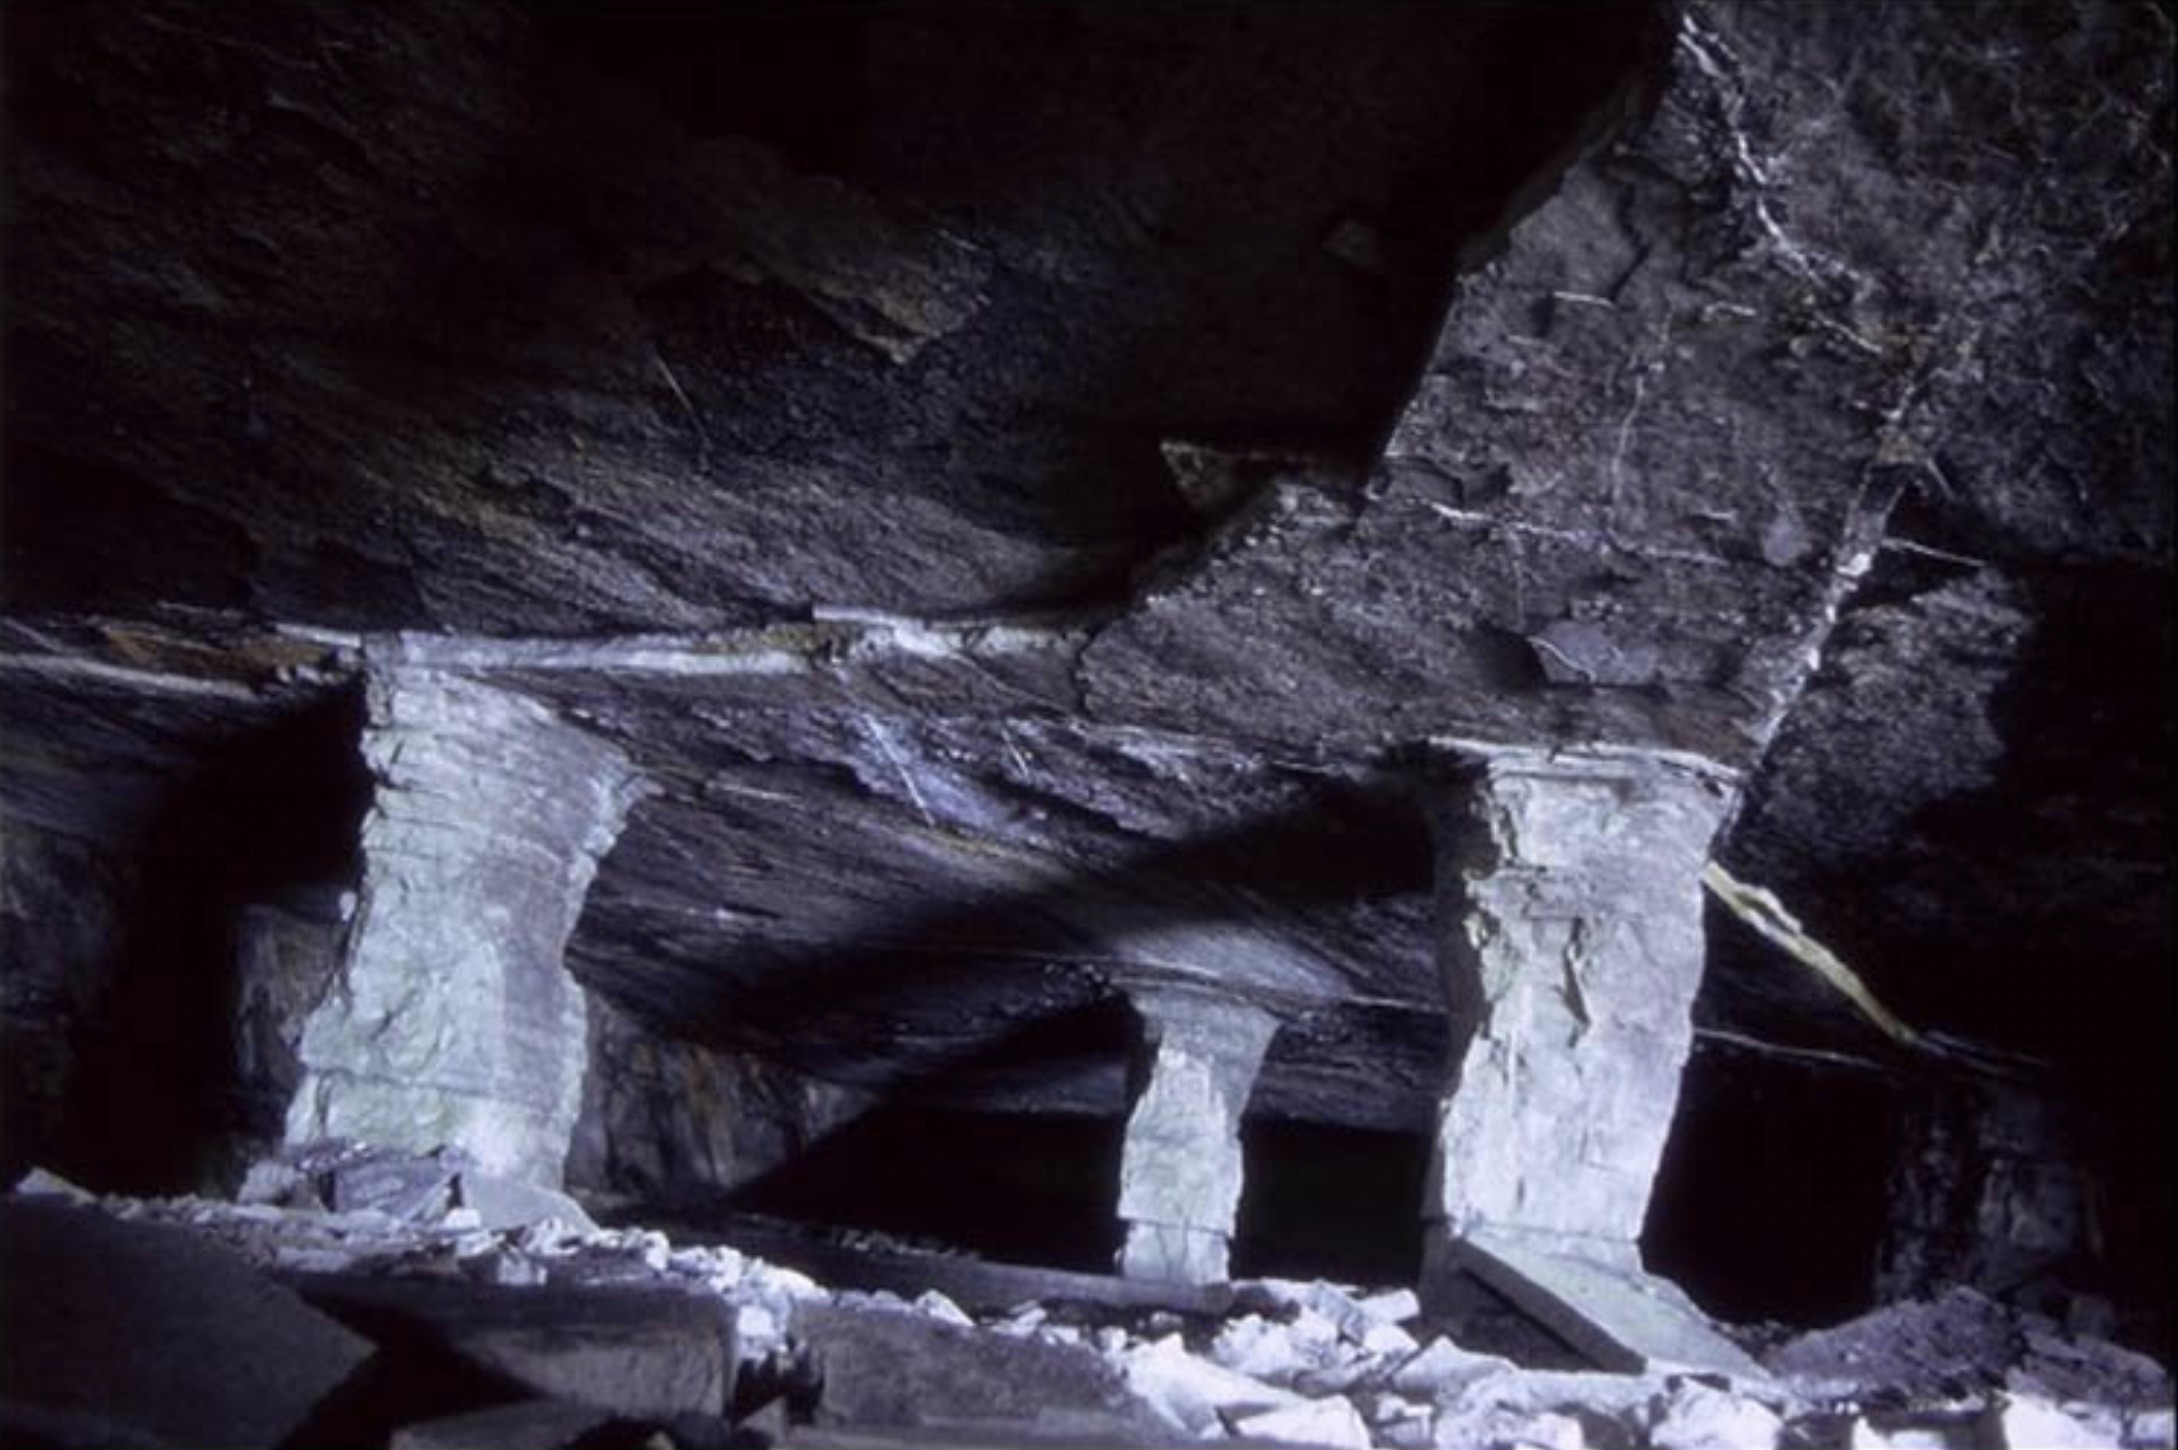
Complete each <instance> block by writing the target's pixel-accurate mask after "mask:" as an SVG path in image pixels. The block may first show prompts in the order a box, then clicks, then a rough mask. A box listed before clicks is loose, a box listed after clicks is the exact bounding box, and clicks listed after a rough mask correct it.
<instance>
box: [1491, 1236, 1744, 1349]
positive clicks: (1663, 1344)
mask: <svg viewBox="0 0 2178 1450" xmlns="http://www.w3.org/2000/svg"><path fill="white" fill-rule="evenodd" d="M1583 1247H1584V1246H1583V1245H1581V1244H1578V1243H1575V1242H1572V1241H1568V1240H1563V1239H1549V1238H1542V1237H1538V1236H1534V1235H1527V1234H1523V1233H1521V1232H1519V1231H1518V1230H1507V1229H1502V1228H1495V1227H1479V1228H1475V1229H1472V1230H1470V1231H1469V1233H1468V1236H1467V1237H1466V1238H1464V1239H1462V1240H1460V1241H1459V1243H1458V1244H1457V1245H1456V1246H1455V1247H1454V1250H1453V1259H1454V1262H1455V1263H1457V1264H1458V1266H1459V1267H1460V1268H1461V1269H1463V1270H1465V1271H1466V1272H1469V1273H1472V1274H1474V1275H1475V1276H1476V1277H1477V1278H1478V1279H1480V1280H1482V1281H1483V1282H1484V1283H1485V1284H1487V1285H1488V1286H1489V1287H1490V1288H1492V1289H1494V1290H1496V1291H1497V1292H1498V1293H1500V1294H1503V1295H1504V1296H1505V1297H1506V1298H1507V1299H1509V1300H1511V1301H1512V1302H1513V1303H1514V1304H1516V1305H1518V1306H1519V1307H1520V1308H1521V1309H1523V1310H1525V1311H1526V1312H1527V1313H1529V1314H1531V1315H1533V1316H1534V1317H1535V1319H1536V1320H1537V1321H1538V1322H1539V1323H1541V1324H1543V1325H1544V1326H1545V1327H1547V1328H1548V1329H1549V1330H1550V1331H1551V1332H1552V1333H1554V1334H1556V1335H1558V1336H1559V1337H1560V1338H1562V1339H1564V1340H1565V1341H1566V1342H1567V1343H1568V1344H1570V1345H1572V1346H1573V1347H1574V1348H1575V1349H1577V1350H1579V1351H1580V1352H1581V1353H1582V1354H1584V1355H1586V1356H1588V1358H1589V1359H1591V1360H1593V1361H1594V1362H1595V1363H1596V1364H1597V1365H1599V1366H1601V1367H1603V1368H1604V1369H1610V1370H1626V1371H1640V1370H1647V1369H1660V1368H1672V1367H1691V1368H1699V1369H1708V1370H1721V1371H1723V1372H1725V1373H1728V1374H1734V1375H1742V1376H1747V1377H1749V1378H1758V1379H1759V1378H1764V1377H1766V1376H1765V1375H1764V1371H1763V1370H1762V1367H1761V1366H1760V1365H1758V1364H1756V1363H1755V1361H1754V1360H1753V1359H1751V1358H1749V1357H1748V1355H1747V1354H1746V1353H1745V1352H1744V1351H1743V1350H1741V1349H1740V1348H1739V1347H1738V1346H1737V1345H1735V1344H1733V1343H1732V1341H1731V1340H1729V1339H1727V1338H1725V1337H1724V1336H1723V1335H1722V1334H1720V1333H1718V1332H1717V1331H1716V1330H1715V1329H1713V1328H1712V1327H1710V1324H1709V1321H1708V1320H1707V1319H1705V1318H1704V1317H1703V1316H1702V1314H1701V1311H1700V1310H1699V1309H1697V1308H1696V1307H1695V1306H1694V1303H1693V1301H1692V1300H1690V1299H1688V1298H1687V1297H1686V1295H1685V1294H1684V1293H1682V1292H1681V1291H1680V1290H1679V1289H1678V1288H1677V1287H1676V1286H1675V1285H1673V1284H1671V1283H1670V1282H1669V1281H1667V1280H1664V1279H1660V1278H1658V1277H1657V1276H1655V1275H1653V1274H1647V1273H1644V1272H1642V1270H1641V1268H1640V1266H1639V1264H1638V1263H1637V1262H1635V1261H1634V1259H1633V1258H1632V1256H1631V1254H1630V1253H1627V1252H1624V1251H1621V1252H1619V1253H1617V1254H1615V1255H1614V1254H1613V1252H1612V1250H1613V1249H1615V1248H1616V1247H1617V1246H1616V1245H1613V1244H1611V1243H1610V1242H1609V1241H1599V1242H1597V1243H1596V1244H1595V1245H1594V1247H1595V1249H1596V1252H1594V1253H1582V1252H1580V1250H1581V1249H1582V1248H1583Z"/></svg>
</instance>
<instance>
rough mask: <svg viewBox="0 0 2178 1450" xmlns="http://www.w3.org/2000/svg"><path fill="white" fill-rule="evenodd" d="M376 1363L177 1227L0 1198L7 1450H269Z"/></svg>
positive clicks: (2, 1429) (1, 1384)
mask: <svg viewBox="0 0 2178 1450" xmlns="http://www.w3.org/2000/svg"><path fill="white" fill-rule="evenodd" d="M371 1354H372V1348H371V1343H370V1341H369V1340H367V1339H365V1338H362V1337H361V1336H359V1335H356V1334H353V1333H351V1332H349V1331H348V1330H347V1329H344V1328H342V1327H341V1326H340V1325H339V1324H337V1323H335V1322H334V1321H333V1320H332V1319H330V1318H328V1317H326V1316H325V1315H323V1314H321V1313H319V1312H317V1311H316V1310H314V1309H312V1308H311V1307H309V1306H308V1305H307V1304H305V1303H304V1302H303V1301H302V1300H300V1299H298V1298H297V1297H296V1296H295V1295H294V1294H292V1293H290V1292H289V1291H288V1290H286V1289H284V1288H282V1287H280V1286H279V1285H278V1284H275V1283H273V1282H272V1281H271V1280H269V1279H266V1278H265V1277H263V1276H262V1275H260V1274H258V1273H256V1272H255V1271H254V1270H252V1269H250V1268H249V1267H248V1265H246V1264H244V1263H243V1262H242V1260H241V1259H240V1258H238V1257H236V1256H235V1255H233V1254H231V1253H229V1252H228V1251H227V1250H225V1249H222V1248H219V1247H218V1246H216V1245H213V1244H208V1243H206V1242H204V1241H203V1240H202V1239H200V1238H197V1237H195V1236H194V1235H191V1234H189V1233H186V1232H184V1231H182V1230H180V1229H173V1228H166V1227H162V1226H159V1225H153V1224H134V1223H124V1222H120V1221H118V1220H115V1219H112V1218H109V1217H107V1216H106V1215H105V1214H103V1213H101V1212H99V1211H98V1210H96V1209H89V1208H78V1207H72V1206H69V1205H66V1204H63V1203H59V1202H56V1201H51V1200H47V1201H40V1202H36V1203H26V1202H23V1201H21V1200H19V1199H7V1200H0V1406H4V1409H0V1438H5V1439H6V1440H7V1442H8V1443H10V1444H13V1443H17V1442H18V1439H17V1437H18V1435H21V1436H23V1437H24V1438H25V1439H26V1440H27V1441H28V1442H29V1443H49V1444H64V1445H70V1444H73V1445H122V1444H140V1445H141V1444H149V1445H237V1446H268V1447H269V1446H274V1445H279V1444H281V1443H283V1442H285V1441H286V1440H287V1439H288V1438H289V1436H291V1435H293V1434H294V1433H295V1432H296V1431H297V1430H299V1429H301V1428H302V1427H303V1426H304V1425H305V1424H306V1423H307V1422H308V1421H309V1420H310V1417H311V1415H312V1413H313V1412H314V1411H315V1410H316V1409H317V1408H318V1407H319V1405H320V1404H321V1403H322V1402H323V1401H325V1400H326V1399H327V1397H328V1396H330V1395H331V1394H332V1393H333V1392H334V1391H335V1390H336V1389H337V1388H339V1387H340V1386H341V1385H342V1384H343V1383H344V1382H346V1381H347V1380H348V1379H349V1378H350V1377H351V1376H352V1375H353V1374H354V1373H355V1372H356V1371H357V1370H358V1368H359V1367H361V1366H362V1365H363V1364H364V1362H365V1361H367V1360H368V1359H370V1357H371ZM9 1426H12V1428H8V1427H9Z"/></svg>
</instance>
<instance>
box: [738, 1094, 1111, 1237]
mask: <svg viewBox="0 0 2178 1450" xmlns="http://www.w3.org/2000/svg"><path fill="white" fill-rule="evenodd" d="M1121 1127H1122V1125H1121V1123H1120V1122H1119V1120H1118V1119H1116V1118H1110V1117H1093V1116H1085V1115H1077V1114H1068V1113H1029V1112H971V1111H963V1110H956V1109H948V1108H943V1107H928V1106H920V1105H916V1104H913V1103H890V1104H886V1105H884V1106H882V1107H879V1108H877V1109H875V1110H874V1111H872V1112H870V1113H868V1114H867V1115H865V1116H863V1117H861V1118H858V1119H856V1120H855V1121H854V1122H853V1123H850V1124H848V1125H847V1126H846V1127H843V1128H841V1129H839V1130H837V1131H836V1132H833V1133H831V1134H829V1135H828V1136H826V1137H825V1138H824V1139H823V1140H822V1141H821V1142H819V1143H817V1144H815V1145H813V1146H812V1147H811V1148H810V1149H809V1150H808V1151H807V1152H805V1153H803V1154H802V1155H800V1156H799V1157H797V1158H795V1159H793V1160H792V1161H791V1162H789V1163H787V1164H785V1165H783V1166H782V1167H781V1168H780V1169H778V1170H777V1171H776V1172H774V1173H772V1174H769V1175H767V1176H766V1177H765V1178H763V1179H762V1180H760V1181H759V1182H757V1183H754V1184H751V1185H750V1186H749V1187H748V1188H746V1189H744V1190H742V1191H741V1192H739V1193H737V1194H736V1195H734V1198H733V1200H732V1205H731V1206H732V1209H733V1210H734V1211H735V1212H737V1213H747V1214H762V1215H765V1216H767V1217H771V1218H777V1219H785V1220H790V1221H791V1222H793V1223H794V1224H796V1225H798V1226H800V1227H802V1228H803V1229H805V1230H808V1231H809V1232H811V1233H812V1234H814V1235H816V1236H819V1237H825V1238H830V1239H832V1240H834V1241H835V1242H836V1243H837V1245H838V1246H839V1247H840V1248H843V1249H854V1248H858V1247H860V1248H871V1247H876V1248H898V1249H905V1250H930V1251H937V1252H951V1253H968V1254H974V1255H976V1256H978V1257H981V1258H987V1259H993V1260H997V1261H1000V1262H1005V1263H1014V1264H1026V1265H1031V1266H1034V1267H1038V1268H1048V1269H1067V1270H1073V1271H1077V1272H1082V1273H1097V1274H1108V1273H1110V1272H1111V1270H1112V1259H1113V1255H1114V1254H1115V1253H1116V1252H1117V1250H1118V1247H1119V1233H1120V1229H1119V1224H1118V1221H1117V1220H1116V1219H1115V1218H1114V1217H1113V1216H1112V1184H1113V1182H1114V1181H1115V1180H1116V1179H1117V1177H1118V1174H1119V1151H1120V1137H1121Z"/></svg>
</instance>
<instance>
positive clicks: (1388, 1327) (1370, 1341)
mask: <svg viewBox="0 0 2178 1450" xmlns="http://www.w3.org/2000/svg"><path fill="white" fill-rule="evenodd" d="M1418 1348H1420V1346H1419V1345H1418V1344H1417V1343H1416V1342H1415V1339H1414V1336H1413V1335H1411V1334H1409V1333H1407V1331H1406V1330H1404V1329H1402V1328H1400V1327H1399V1326H1398V1325H1396V1324H1371V1325H1370V1326H1369V1327H1368V1328H1367V1329H1365V1330H1363V1331H1362V1334H1361V1349H1362V1352H1363V1353H1364V1354H1370V1355H1376V1356H1379V1357H1385V1358H1389V1357H1393V1356H1399V1357H1404V1356H1406V1355H1410V1354H1412V1353H1414V1351H1415V1350H1416V1349H1418Z"/></svg>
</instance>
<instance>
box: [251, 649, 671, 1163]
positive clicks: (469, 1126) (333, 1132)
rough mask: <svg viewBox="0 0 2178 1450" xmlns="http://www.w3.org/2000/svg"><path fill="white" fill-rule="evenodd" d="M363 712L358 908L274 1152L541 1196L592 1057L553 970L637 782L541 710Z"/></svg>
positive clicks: (378, 687) (387, 676) (438, 689)
mask: <svg viewBox="0 0 2178 1450" xmlns="http://www.w3.org/2000/svg"><path fill="white" fill-rule="evenodd" d="M369 700H370V723H369V726H368V728H367V729H366V730H365V732H364V737H363V754H364V758H365V761H366V762H367V763H368V765H369V766H370V769H371V772H372V774H373V776H374V777H375V778H376V782H377V790H376V796H375V799H374V801H373V805H372V808H371V811H370V814H369V816H368V817H367V818H366V820H365V822H364V826H363V840H362V853H363V860H364V871H363V884H362V891H361V900H360V903H359V905H358V908H357V912H356V917H355V920H354V922H353V924H352V927H351V930H350V934H349V939H348V942H347V945H346V948H345V950H344V952H343V955H342V959H341V962H340V967H339V972H338V975H337V979H336V981H335V984H334V986H333V989H332V991H331V992H330V993H329V994H328V996H327V997H326V999H325V1001H324V1002H323V1003H322V1004H320V1006H319V1007H318V1008H317V1010H316V1011H314V1012H313V1013H312V1014H311V1015H310V1018H309V1020H308V1023H307V1025H306V1027H305V1029H304V1031H303V1036H302V1044H301V1053H300V1055H301V1058H302V1061H303V1064H304V1067H305V1075H304V1078H303V1082H302V1086H301V1088H300V1089H299V1090H298V1091H297V1093H296V1096H295V1100H294V1103H293V1105H292V1106H291V1107H290V1109H289V1111H288V1121H287V1136H288V1141H290V1142H291V1143H292V1142H303V1141H308V1140H312V1139H318V1138H329V1137H344V1138H353V1139H358V1140H362V1141H367V1142H372V1143H379V1144H385V1145H389V1146H395V1147H404V1148H411V1149H417V1150H422V1149H428V1148H432V1147H435V1146H437V1145H439V1144H442V1143H443V1144H452V1145H455V1146H458V1147H460V1148H462V1149H464V1150H466V1151H467V1152H469V1153H470V1154H472V1155H473V1156H474V1157H475V1158H476V1160H477V1161H478V1163H479V1164H480V1165H481V1166H483V1167H484V1168H486V1169H488V1170H490V1171H492V1172H496V1173H502V1174H506V1175H509V1176H513V1177H520V1178H526V1179H529V1180H532V1181H535V1182H540V1183H545V1184H548V1185H555V1186H556V1185H557V1184H558V1183H559V1181H560V1175H561V1171H562V1167H563V1165H564V1162H565V1159H566V1156H567V1148H568V1142H569V1136H570V1134H571V1132H572V1130H573V1127H574V1123H575V1119H576V1116H577V1113H578V1111H579V1109H580V1107H581V1102H582V1083H583V1070H584V1066H585V1062H586V1043H587V1033H586V1015H585V1010H586V1009H585V1003H584V997H583V991H582V989H581V987H580V986H578V985H577V984H576V982H575V981H574V979H573V978H572V977H571V976H570V975H569V974H568V973H567V971H566V969H565V966H564V965H563V963H562V960H561V954H562V952H563V950H564V948H565V946H566V944H567V938H568V936H569V934H570V933H571V932H572V931H573V930H574V926H575V921H576V918H577V917H578V916H579V915H580V913H581V910H582V902H583V896H584V894H585V893H586V892H587V891H588V889H589V885H590V880H591V878H592V876H593V875H594V874H595V872H596V870H597V863H598V860H599V859H600V858H601V857H602V856H603V855H604V853H605V852H606V850H607V849H609V848H610V846H611V845H612V842H613V840H614V837H615V836H616V835H617V834H618V832H619V828H620V824H621V822H622V820H623V819H624V818H625V816H626V814H627V811H628V809H629V808H630V806H632V805H633V803H634V802H635V800H636V799H637V798H638V796H639V795H640V794H641V792H642V789H643V787H642V784H641V781H640V780H639V778H638V777H637V776H636V774H635V773H634V771H633V770H632V768H631V767H630V766H629V764H628V762H627V760H626V759H625V757H623V756H622V755H621V754H620V753H619V751H617V750H616V749H614V748H613V747H611V746H609V745H607V744H605V743H603V742H601V741H598V740H595V739H593V738H592V737H590V736H588V735H586V734H584V733H582V732H581V731H579V730H576V729H574V728H573V727H571V726H568V725H566V724H564V723H562V722H561V721H559V720H558V719H556V718H555V717H554V716H553V715H552V714H551V713H550V712H549V711H547V710H546V709H545V708H544V707H542V706H540V705H537V704H536V703H534V702H533V701H530V700H527V699H524V698H522V697H519V696H516V695H512V694H508V693H506V692H503V691H500V690H496V689H492V688H489V687H486V686H483V685H479V684H475V683H473V682H469V681H465V680H462V679H459V678H456V677H453V676H450V675H440V674H433V673H430V672H427V671H420V670H393V671H377V672H374V673H373V674H372V675H371V676H370V679H369Z"/></svg>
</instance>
